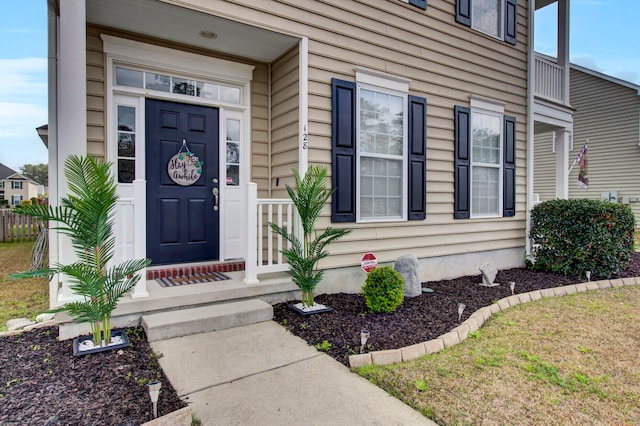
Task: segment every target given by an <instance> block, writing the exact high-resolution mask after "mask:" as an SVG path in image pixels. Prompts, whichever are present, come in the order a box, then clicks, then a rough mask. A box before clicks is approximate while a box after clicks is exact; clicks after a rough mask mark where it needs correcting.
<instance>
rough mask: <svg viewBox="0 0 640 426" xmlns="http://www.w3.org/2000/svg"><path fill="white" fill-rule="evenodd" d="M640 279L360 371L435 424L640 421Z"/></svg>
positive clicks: (515, 311)
mask: <svg viewBox="0 0 640 426" xmlns="http://www.w3.org/2000/svg"><path fill="white" fill-rule="evenodd" d="M638 336H640V286H639V287H623V288H619V289H607V290H598V291H593V292H587V293H580V294H577V295H572V296H564V297H557V298H552V299H544V300H541V301H538V302H532V303H527V304H523V305H519V306H517V307H515V308H511V309H509V310H508V311H505V312H501V313H499V314H498V315H494V316H492V317H491V319H490V320H489V321H488V322H487V323H485V325H484V327H482V328H481V329H480V330H478V331H477V332H475V333H472V336H471V338H470V339H467V340H466V341H464V342H463V343H461V344H460V345H457V346H453V347H451V348H448V349H445V350H444V351H442V352H440V353H438V354H434V355H429V356H427V357H425V358H422V359H420V360H416V361H413V362H407V363H402V364H396V365H391V366H369V367H363V368H361V369H358V373H360V374H361V375H363V376H364V377H366V378H368V379H369V380H370V381H372V382H374V383H376V384H377V385H378V386H380V387H382V388H383V389H385V390H387V391H388V392H389V393H390V394H392V395H394V396H396V397H398V398H399V399H401V400H402V401H404V402H406V403H407V404H409V405H410V406H412V407H414V408H415V409H417V410H418V411H420V412H422V413H423V414H424V415H425V416H427V417H429V418H430V419H432V420H434V421H436V422H437V423H438V424H439V425H441V426H445V425H538V424H540V425H541V424H547V425H549V424H562V425H594V424H606V425H631V424H634V425H637V424H640V364H639V363H638V361H637V354H638V353H640V338H639V337H638Z"/></svg>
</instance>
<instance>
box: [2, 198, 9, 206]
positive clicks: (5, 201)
mask: <svg viewBox="0 0 640 426" xmlns="http://www.w3.org/2000/svg"><path fill="white" fill-rule="evenodd" d="M7 206H9V200H5V199H2V200H0V207H7Z"/></svg>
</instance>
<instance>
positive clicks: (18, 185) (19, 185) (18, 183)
mask: <svg viewBox="0 0 640 426" xmlns="http://www.w3.org/2000/svg"><path fill="white" fill-rule="evenodd" d="M11 189H22V181H11Z"/></svg>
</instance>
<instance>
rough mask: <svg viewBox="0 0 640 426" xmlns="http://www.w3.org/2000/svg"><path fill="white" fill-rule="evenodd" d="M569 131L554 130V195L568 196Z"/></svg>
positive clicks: (564, 198)
mask: <svg viewBox="0 0 640 426" xmlns="http://www.w3.org/2000/svg"><path fill="white" fill-rule="evenodd" d="M570 137H571V132H569V131H567V130H559V131H556V197H557V198H560V199H563V200H566V199H568V198H569V143H570V139H569V138H570Z"/></svg>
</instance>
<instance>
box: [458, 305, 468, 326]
mask: <svg viewBox="0 0 640 426" xmlns="http://www.w3.org/2000/svg"><path fill="white" fill-rule="evenodd" d="M466 307H467V306H466V305H465V304H464V303H458V322H460V320H462V313H463V312H464V308H466Z"/></svg>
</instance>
